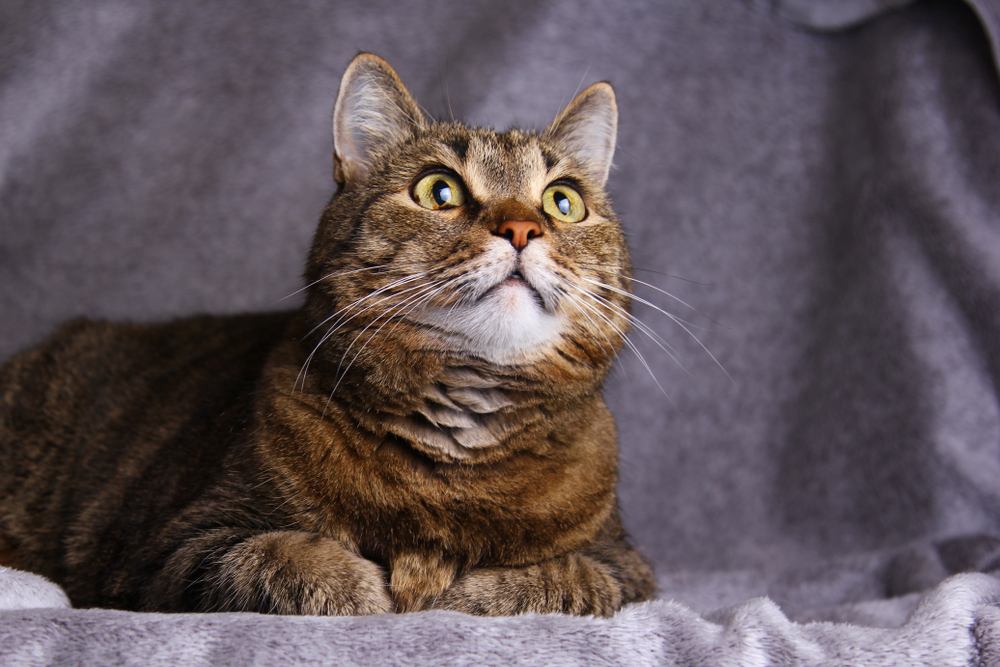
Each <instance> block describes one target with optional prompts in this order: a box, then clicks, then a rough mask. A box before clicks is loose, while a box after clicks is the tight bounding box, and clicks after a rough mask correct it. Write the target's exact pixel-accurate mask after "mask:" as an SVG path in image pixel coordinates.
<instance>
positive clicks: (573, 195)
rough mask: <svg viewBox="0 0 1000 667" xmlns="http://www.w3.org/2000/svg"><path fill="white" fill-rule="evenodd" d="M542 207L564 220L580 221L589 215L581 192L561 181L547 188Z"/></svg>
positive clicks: (558, 218) (554, 216) (553, 215)
mask: <svg viewBox="0 0 1000 667" xmlns="http://www.w3.org/2000/svg"><path fill="white" fill-rule="evenodd" d="M542 209H543V210H544V211H545V212H546V213H548V214H549V215H551V216H552V217H553V218H555V219H556V220H561V221H562V222H580V221H581V220H583V219H584V218H586V217H587V207H586V206H584V205H583V197H581V196H580V193H579V192H577V191H576V190H574V189H573V188H571V187H570V186H568V185H563V184H561V183H560V184H557V185H550V186H549V187H547V188H545V192H543V193H542Z"/></svg>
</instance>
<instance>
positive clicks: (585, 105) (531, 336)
mask: <svg viewBox="0 0 1000 667" xmlns="http://www.w3.org/2000/svg"><path fill="white" fill-rule="evenodd" d="M617 116H618V114H617V107H616V102H615V95H614V91H613V90H612V88H611V86H610V85H608V84H607V83H597V84H594V85H592V86H590V87H589V88H586V89H585V90H583V91H582V92H581V93H579V94H578V95H577V96H576V97H575V98H574V99H573V100H572V101H571V102H570V103H569V104H568V105H567V106H566V108H565V109H563V110H562V112H560V113H559V115H558V116H557V117H556V118H555V120H554V121H553V122H552V124H551V125H550V126H549V127H548V128H547V129H546V130H544V131H543V132H541V133H536V132H527V131H521V130H510V131H506V132H498V131H494V130H491V129H483V128H470V127H467V126H464V125H462V124H459V123H456V122H448V123H442V122H434V121H431V120H429V119H428V118H427V117H426V115H425V114H424V113H423V111H422V110H421V108H420V107H419V105H418V104H417V103H416V102H415V101H414V99H413V98H412V97H411V96H410V94H409V93H408V92H407V90H406V88H405V87H404V86H403V84H402V82H401V81H400V79H399V77H398V76H397V75H396V73H395V72H394V71H393V69H392V68H391V67H390V66H389V64H388V63H387V62H385V61H384V60H382V59H381V58H379V57H377V56H374V55H371V54H361V55H359V56H357V57H356V58H355V59H354V60H353V61H352V62H351V64H350V66H349V67H348V69H347V71H346V73H345V74H344V77H343V80H342V82H341V88H340V93H339V95H338V97H337V102H336V107H335V110H334V118H333V133H334V145H335V158H334V162H335V168H334V176H335V179H336V180H337V182H338V184H339V186H340V187H339V190H338V193H337V194H336V196H335V197H334V198H333V200H332V201H331V203H330V205H329V207H328V208H327V210H326V211H325V213H324V216H323V219H322V221H321V224H320V228H319V231H318V232H317V235H316V239H315V241H314V245H313V249H312V252H311V256H310V262H309V266H308V269H307V272H306V277H307V280H308V281H309V282H310V283H312V286H311V287H310V293H309V300H308V305H307V313H309V315H310V318H311V322H310V324H311V325H313V326H315V327H316V329H315V332H314V333H313V336H314V338H315V339H316V340H318V339H320V338H321V337H322V336H323V335H324V334H326V333H327V332H332V333H331V334H330V336H329V337H328V339H327V341H326V342H324V344H323V345H324V346H326V347H329V348H331V349H332V350H333V351H334V353H335V354H334V356H336V357H338V358H340V359H341V361H342V364H343V365H347V364H348V363H349V362H351V361H353V359H352V357H354V356H355V355H356V354H358V355H360V356H361V357H362V360H363V358H364V357H365V356H366V355H367V354H368V352H366V351H365V350H369V351H370V350H372V349H382V350H384V349H387V342H388V344H392V342H393V341H392V339H393V337H397V338H398V337H401V336H404V337H405V342H406V344H407V346H408V347H409V349H415V348H421V347H423V348H424V349H428V348H432V349H435V350H439V351H443V352H445V353H448V354H451V355H455V356H459V357H461V356H463V355H464V356H468V357H470V358H474V359H477V360H480V361H481V362H485V363H490V364H495V365H497V366H503V367H517V366H532V367H535V368H537V367H538V366H539V364H545V363H546V362H551V363H555V364H564V365H572V364H576V365H578V366H583V367H586V368H587V369H588V370H587V372H589V373H591V374H592V375H595V376H599V378H603V376H604V374H605V373H606V371H607V368H608V366H609V365H610V363H611V361H612V360H613V357H614V355H615V353H616V352H617V350H618V349H619V347H620V345H621V342H622V335H623V333H624V332H625V330H626V329H627V317H626V314H625V310H626V309H627V307H628V297H627V293H628V289H629V287H628V275H629V270H630V267H629V259H628V252H627V249H626V245H625V240H624V237H623V234H622V229H621V226H620V225H619V222H618V220H617V218H616V217H615V214H614V212H613V211H612V209H611V204H610V202H609V200H608V197H607V195H606V193H605V191H604V186H605V182H606V180H607V177H608V170H609V168H610V166H611V160H612V155H613V153H614V148H615V133H616V128H617ZM352 340H353V341H354V343H353V347H350V343H351V341H352ZM372 346H374V348H373V347H372ZM380 353H381V352H380ZM369 362H370V363H371V360H369ZM369 365H370V364H369Z"/></svg>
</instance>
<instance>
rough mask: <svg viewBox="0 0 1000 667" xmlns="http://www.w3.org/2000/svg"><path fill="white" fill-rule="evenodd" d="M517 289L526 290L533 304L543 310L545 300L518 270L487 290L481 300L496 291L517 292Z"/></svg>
mask: <svg viewBox="0 0 1000 667" xmlns="http://www.w3.org/2000/svg"><path fill="white" fill-rule="evenodd" d="M518 289H525V290H527V291H528V294H529V295H530V296H531V298H532V300H533V301H534V302H535V304H536V305H537V306H538V307H539V308H545V300H544V299H543V298H542V295H541V293H539V291H538V290H537V289H535V286H534V285H532V284H531V281H529V280H528V279H527V278H525V277H524V274H523V273H521V271H520V269H514V270H513V271H511V272H510V273H509V274H507V277H506V278H504V279H503V280H501V281H500V282H498V283H497V284H496V285H494V286H493V287H491V288H490V289H489V290H487V291H486V293H485V294H483V297H482V298H485V297H486V296H487V295H489V294H491V293H493V292H496V291H498V290H518Z"/></svg>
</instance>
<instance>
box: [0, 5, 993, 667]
mask: <svg viewBox="0 0 1000 667" xmlns="http://www.w3.org/2000/svg"><path fill="white" fill-rule="evenodd" d="M361 49H364V50H371V51H375V52H378V53H380V54H382V55H384V56H385V57H387V58H388V59H389V60H390V61H391V62H392V63H393V64H394V65H395V66H396V67H397V68H398V70H399V72H400V74H401V75H402V76H403V78H404V80H405V81H406V82H407V84H408V85H409V87H410V88H411V90H412V91H413V92H414V94H415V95H416V96H417V98H418V99H419V100H421V102H422V103H423V104H424V105H425V106H426V107H427V108H428V111H429V112H430V113H432V114H434V115H435V116H438V117H444V118H447V117H449V116H450V115H454V116H455V117H457V118H462V119H465V120H468V121H470V122H473V123H485V124H494V125H501V126H506V125H515V124H516V125H520V126H528V127H542V126H544V125H545V124H546V123H547V122H548V121H549V120H550V119H551V117H552V116H553V115H554V114H555V112H556V111H557V110H558V109H559V108H560V107H561V106H562V104H564V103H565V102H566V101H567V100H568V99H569V98H570V97H571V96H572V94H573V93H574V91H575V90H576V89H578V88H579V87H580V85H582V84H585V83H587V82H589V81H592V80H598V79H608V80H611V81H612V82H613V83H614V84H615V86H616V88H617V91H618V95H619V103H620V107H621V127H620V135H619V149H618V153H617V156H616V165H615V169H614V170H613V171H612V176H611V180H610V189H611V193H612V195H613V197H614V199H615V201H616V208H617V209H618V212H619V213H620V215H621V218H622V219H623V221H624V225H625V228H626V232H627V235H628V237H629V241H630V246H631V248H632V251H633V256H634V262H635V265H636V267H637V272H636V278H637V279H638V280H639V281H642V283H648V285H645V284H642V283H638V282H637V286H638V294H639V295H640V296H641V297H642V299H643V300H644V301H645V302H648V303H649V304H656V305H657V306H658V307H660V308H662V309H664V310H667V311H669V312H671V313H673V314H675V315H676V316H678V317H681V318H683V322H682V323H687V324H685V326H684V327H681V326H679V325H678V323H676V322H674V321H671V320H670V319H668V318H666V317H665V316H664V315H662V314H661V313H660V312H659V311H657V310H656V309H654V308H653V307H652V306H650V305H648V304H647V303H643V302H638V303H637V304H636V308H635V313H636V314H637V315H638V316H639V317H640V318H642V319H643V320H644V321H645V322H647V323H648V324H649V326H650V327H652V328H654V329H655V330H657V331H658V332H660V334H661V335H663V336H664V337H665V338H666V339H667V340H668V341H669V342H670V343H671V345H673V347H674V348H675V349H676V357H677V359H676V361H675V360H673V359H671V358H669V357H668V356H667V355H665V354H663V353H662V352H660V351H659V350H658V348H657V347H656V346H655V345H654V344H652V343H650V342H649V341H646V342H643V340H642V334H641V332H636V333H635V334H634V336H633V337H634V339H635V341H636V345H637V346H638V349H639V351H640V352H641V353H642V354H643V355H644V357H645V361H643V360H640V359H639V358H638V357H637V355H634V354H632V353H631V352H627V353H625V354H623V355H622V358H621V359H620V362H619V364H618V365H617V369H616V371H615V372H614V374H613V376H612V377H611V379H610V380H609V382H608V386H607V395H608V399H609V402H610V404H611V406H612V409H613V410H614V412H615V413H616V415H617V418H618V423H619V428H620V433H621V443H622V471H621V483H620V489H621V499H622V505H623V508H624V513H625V519H626V522H627V524H628V528H629V529H630V531H631V533H632V534H633V536H634V538H635V541H636V542H637V543H638V544H639V545H640V546H641V547H642V548H643V549H644V551H645V552H646V553H647V554H649V555H650V557H651V558H652V559H653V561H654V563H655V565H656V567H657V570H658V573H659V582H660V588H661V594H660V599H658V600H656V601H653V602H651V603H647V604H644V605H638V606H635V607H630V608H627V609H625V610H623V611H622V612H621V613H620V614H619V615H618V616H616V617H615V618H612V619H608V620H595V619H586V618H569V617H558V616H552V617H549V616H542V617H532V616H525V617H519V618H510V619H480V618H471V617H464V616H460V615H455V614H446V613H437V612H435V613H421V614H415V615H410V616H387V617H378V618H346V619H325V618H275V617H263V616H254V615H242V614H238V615H218V616H214V615H209V616H196V615H191V616H188V615H177V616H164V615H142V614H130V613H123V612H117V611H109V610H79V609H71V608H69V607H67V606H66V605H67V601H66V600H65V597H64V596H62V595H61V593H60V591H58V589H54V588H52V586H51V584H48V583H47V582H44V581H39V580H37V579H35V578H32V577H30V576H29V575H27V574H24V573H17V572H11V571H4V572H0V603H2V604H0V606H2V607H4V608H5V609H6V611H2V612H0V663H3V664H63V663H65V664H77V663H81V662H84V663H115V662H118V663H135V664H144V665H145V664H161V663H162V664H175V663H185V664H201V663H205V664H208V663H211V664H224V663H227V662H231V663H234V664H244V663H247V662H253V661H259V662H262V663H274V662H278V661H281V662H285V661H292V660H297V661H301V662H304V663H332V664H350V663H352V662H353V663H365V664H380V663H381V664H395V663H410V664H425V663H426V664H432V663H433V664H441V663H443V662H455V663H465V664H495V663H501V664H507V663H509V664H519V663H524V664H539V663H550V664H560V663H563V664H571V663H586V664H601V663H608V664H645V663H650V664H653V663H656V664H732V665H737V664H739V665H754V664H768V663H770V664H791V663H798V664H865V665H880V664H927V665H950V664H955V665H960V664H1000V649H998V646H1000V644H998V639H997V638H998V637H1000V608H998V601H1000V593H998V579H997V576H996V575H997V572H998V568H1000V548H998V545H1000V540H998V536H1000V400H998V399H1000V392H998V382H1000V74H998V55H1000V0H968V1H967V2H959V1H957V0H951V1H944V0H940V1H937V0H915V1H908V0H850V1H846V0H845V1H842V2H840V1H838V2H828V1H825V0H759V1H758V0H754V1H751V2H743V3H717V2H683V1H681V0H677V1H668V2H654V1H652V0H649V1H647V2H643V1H638V0H637V1H634V2H621V3H607V2H598V1H597V0H593V1H590V0H585V1H582V2H581V1H577V0H553V1H551V2H542V3H539V2H528V1H526V0H525V1H524V2H514V1H512V2H504V3H493V2H487V1H486V0H468V1H465V2H431V1H427V2H423V1H421V2H412V3H395V2H389V1H387V0H365V1H364V2H337V3H332V2H321V1H319V0H316V1H312V0H297V1H296V2H288V3H272V2H264V1H260V2H257V1H249V2H219V3H211V4H205V3H199V2H194V1H191V0H178V1H175V2H169V3H162V2H155V1H154V0H136V1H129V2H126V1H124V0H122V1H120V2H118V1H112V0H107V1H100V0H99V1H95V2H90V3H57V2H34V1H33V2H16V1H14V2H5V3H2V4H0V314H2V317H0V356H6V355H8V354H11V353H13V352H15V351H16V350H18V349H20V348H22V347H24V346H26V345H29V344H31V343H32V342H34V341H36V340H38V339H39V338H40V337H42V336H44V335H45V334H46V333H47V332H48V331H49V330H50V329H51V328H52V327H53V326H54V325H55V324H56V323H57V322H58V321H60V320H63V319H66V318H68V317H72V316H76V315H90V316H100V317H111V318H120V319H121V318H127V319H136V320H153V319H163V318H167V317H173V316H179V315H184V314H190V313H193V312H199V311H209V312H238V311H246V310H263V309H272V308H276V307H283V306H284V305H285V304H287V303H289V302H288V301H281V300H280V299H281V297H283V296H284V295H286V294H288V293H290V292H292V291H293V290H295V289H296V288H297V287H298V286H299V285H300V277H299V276H300V271H301V266H302V258H303V257H304V253H305V250H306V248H307V246H308V243H309V238H310V235H311V233H312V231H313V229H314V225H315V220H316V219H317V214H318V212H319V211H320V209H321V207H322V205H323V203H324V202H325V200H326V198H327V197H328V196H329V193H330V189H331V181H330V136H329V116H330V111H331V107H332V102H333V96H334V95H335V92H336V86H337V82H338V80H339V76H340V74H341V72H342V70H343V67H344V65H345V64H346V63H347V61H348V60H349V58H350V57H351V56H352V55H353V54H354V53H355V52H356V51H358V50H361ZM657 289H661V290H665V291H666V292H669V293H670V295H672V296H667V295H666V294H664V293H663V292H659V291H657ZM678 362H679V363H678ZM647 364H648V367H649V370H650V371H651V372H652V374H654V375H655V376H656V382H654V380H653V379H652V377H650V373H648V372H647V370H646V365H647ZM657 382H658V383H659V385H662V387H663V389H664V391H663V392H661V391H660V389H659V388H658V384H657Z"/></svg>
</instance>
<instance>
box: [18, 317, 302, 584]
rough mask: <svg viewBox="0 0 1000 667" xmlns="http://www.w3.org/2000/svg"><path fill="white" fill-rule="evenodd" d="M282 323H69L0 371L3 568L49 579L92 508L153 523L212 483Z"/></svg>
mask: <svg viewBox="0 0 1000 667" xmlns="http://www.w3.org/2000/svg"><path fill="white" fill-rule="evenodd" d="M289 319H290V315H289V314H288V313H267V314H259V315H237V316H223V317H213V316H198V317H191V318H186V319H181V320H174V321H171V322H166V323H160V324H121V323H109V322H99V321H91V320H74V321H72V322H69V323H67V324H64V325H63V326H62V327H60V328H59V329H58V330H57V331H56V332H55V333H53V334H52V335H51V336H50V337H49V338H47V339H46V340H45V341H43V342H42V343H41V344H39V345H37V346H36V347H33V348H31V349H28V350H26V351H24V352H21V353H20V354H17V355H15V356H14V357H12V358H11V359H10V360H8V361H7V362H6V363H4V364H3V365H2V366H0V458H2V460H3V461H4V464H3V466H2V467H0V560H3V559H4V558H3V551H4V550H5V549H6V550H7V551H8V552H10V551H15V552H18V554H19V555H20V556H21V557H24V556H26V555H29V554H30V555H31V558H30V560H31V562H30V565H32V566H33V567H34V569H36V570H37V569H41V570H42V571H43V572H45V573H48V574H50V575H55V574H57V573H56V572H52V571H51V568H52V567H53V565H52V563H53V562H56V561H62V560H64V558H65V555H66V554H65V553H64V551H65V548H66V544H67V540H69V541H72V536H71V535H70V533H69V532H67V531H72V530H73V526H74V525H76V524H79V523H80V522H81V521H84V522H85V523H87V522H91V519H89V518H87V517H86V516H85V515H86V513H87V511H88V508H96V509H95V510H94V511H96V512H97V514H98V515H108V516H110V515H111V514H112V512H111V511H110V508H111V507H112V506H117V508H120V507H121V505H123V504H125V503H129V504H131V505H132V506H133V507H134V509H135V513H136V514H137V515H139V516H141V515H146V514H149V515H152V514H155V512H156V511H157V509H158V508H157V506H158V505H159V504H162V503H169V504H176V503H178V502H183V497H184V496H188V495H191V494H193V493H195V492H196V491H197V489H198V488H203V486H204V484H206V483H209V481H210V478H211V476H212V475H213V470H217V469H218V466H219V465H220V464H221V460H222V457H223V456H224V454H225V449H226V447H227V446H228V444H229V439H228V438H227V434H234V433H238V432H239V431H240V430H241V429H242V428H244V427H245V426H246V423H247V422H248V420H249V419H250V415H251V407H250V405H249V404H250V402H251V397H252V395H253V392H254V388H255V385H256V382H257V378H258V377H259V375H260V371H261V368H262V366H263V365H264V362H265V361H266V359H267V356H268V354H269V353H270V351H271V350H272V349H273V347H274V346H275V345H276V344H277V342H278V341H280V340H281V339H282V337H283V333H284V332H285V330H286V329H287V327H288V324H289ZM154 479H156V480H158V481H159V483H158V484H152V482H153V480H154ZM150 488H156V489H158V491H159V492H161V493H162V494H163V495H162V496H161V497H160V498H159V499H158V498H156V497H154V496H153V495H151V494H150V492H149V491H148V490H147V489H150ZM172 491H173V493H172ZM101 520H102V519H101V517H100V516H97V517H93V521H94V522H100V521H101ZM5 542H6V545H5V544H4V543H5ZM18 564H21V565H27V564H28V563H23V562H22V563H18ZM40 566H42V567H40Z"/></svg>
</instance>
